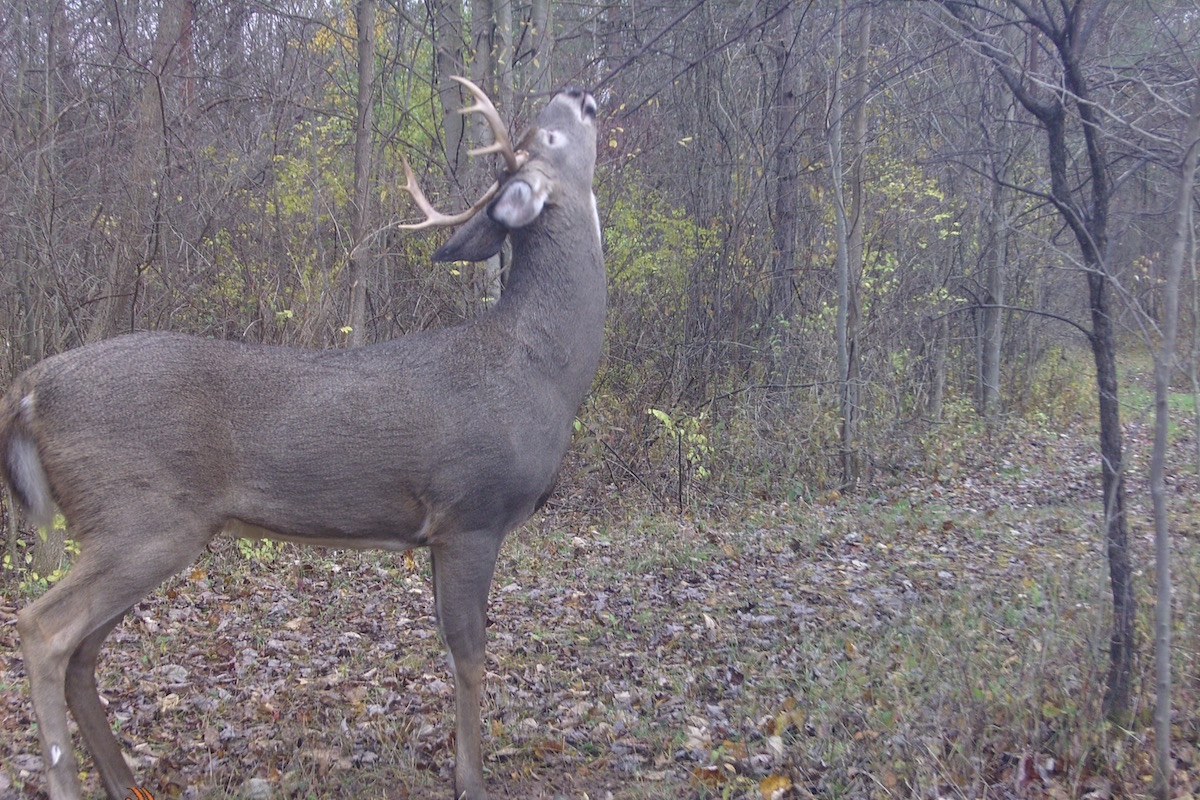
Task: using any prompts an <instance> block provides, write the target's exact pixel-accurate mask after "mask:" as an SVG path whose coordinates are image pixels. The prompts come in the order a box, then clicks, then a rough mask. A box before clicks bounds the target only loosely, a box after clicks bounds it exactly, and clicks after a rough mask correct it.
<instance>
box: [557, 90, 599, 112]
mask: <svg viewBox="0 0 1200 800" xmlns="http://www.w3.org/2000/svg"><path fill="white" fill-rule="evenodd" d="M563 94H565V95H566V96H567V97H570V98H572V99H574V100H578V101H579V117H580V119H595V118H596V98H594V97H592V95H591V94H590V93H588V92H586V91H584V90H583V89H580V88H579V87H578V86H568V87H566V88H565V89H563Z"/></svg>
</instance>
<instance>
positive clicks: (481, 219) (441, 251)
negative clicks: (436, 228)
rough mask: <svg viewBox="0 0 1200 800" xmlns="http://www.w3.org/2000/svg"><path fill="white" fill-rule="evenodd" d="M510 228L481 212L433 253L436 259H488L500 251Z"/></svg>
mask: <svg viewBox="0 0 1200 800" xmlns="http://www.w3.org/2000/svg"><path fill="white" fill-rule="evenodd" d="M505 236H508V228H506V227H504V226H503V225H501V224H500V223H498V222H494V221H492V218H491V217H489V216H488V215H487V213H479V214H476V215H475V216H473V217H471V218H470V219H469V220H467V221H466V222H465V223H464V224H463V226H462V227H461V228H459V229H458V230H456V231H455V232H454V235H453V236H451V237H450V240H449V241H448V242H446V243H445V244H444V245H442V246H441V247H439V248H438V249H437V250H435V251H434V253H433V260H434V261H487V260H488V259H489V258H491V257H492V256H494V255H496V253H499V252H500V248H501V246H503V244H504V237H505Z"/></svg>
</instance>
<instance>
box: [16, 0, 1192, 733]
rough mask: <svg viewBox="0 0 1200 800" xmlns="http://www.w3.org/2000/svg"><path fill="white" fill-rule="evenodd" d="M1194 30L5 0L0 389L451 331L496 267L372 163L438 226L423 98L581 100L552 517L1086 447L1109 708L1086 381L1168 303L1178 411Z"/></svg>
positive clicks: (1099, 4)
mask: <svg viewBox="0 0 1200 800" xmlns="http://www.w3.org/2000/svg"><path fill="white" fill-rule="evenodd" d="M1198 35H1200V6H1198V5H1197V4H1196V2H1195V1H1194V0H1180V1H1178V2H1176V1H1175V0H1129V2H1108V1H1107V0H1089V1H1085V0H1075V1H1074V2H1068V0H1061V2H1057V3H1054V2H1044V3H1033V2H1023V1H1022V0H1007V1H1003V2H1002V1H1001V0H977V1H975V2H962V1H960V0H941V2H934V1H933V0H930V1H929V2H916V1H915V0H914V1H913V2H856V1H854V0H838V2H833V0H829V2H815V1H814V2H807V3H806V2H800V3H797V2H786V0H763V2H742V3H715V2H706V0H694V1H691V0H689V2H675V0H665V1H664V2H658V3H641V2H633V1H618V2H610V3H590V2H577V3H568V2H554V1H553V0H530V2H512V0H467V2H465V3H464V2H457V3H455V2H443V0H426V2H423V3H422V2H404V1H403V0H401V1H400V2H386V1H385V2H382V3H380V2H377V0H358V2H350V0H346V2H341V3H337V2H333V3H331V2H326V0H296V2H282V3H251V2H244V1H242V0H228V1H223V0H215V2H209V1H208V0H152V1H151V0H147V1H143V0H95V2H93V1H92V0H13V1H12V2H9V3H6V4H4V5H3V7H0V340H2V341H3V344H4V352H3V355H2V357H0V387H2V386H6V385H7V384H8V383H9V382H10V381H11V379H12V378H13V377H14V376H15V375H16V374H17V373H19V372H20V371H21V370H22V369H24V368H25V367H27V366H29V365H31V364H33V363H35V362H36V361H38V360H40V359H41V358H44V357H45V356H47V355H50V354H53V353H56V352H60V351H62V350H66V349H69V348H73V347H77V346H80V345H82V344H85V343H88V342H92V341H97V340H99V339H103V338H106V337H110V336H114V335H117V334H120V333H123V332H127V331H133V330H147V329H150V330H175V331H188V332H191V333H195V334H199V335H202V336H209V337H214V338H220V339H236V340H243V341H251V342H265V343H271V344H286V345H295V346H305V347H319V348H326V347H347V346H358V345H363V344H368V343H371V342H377V341H384V340H388V339H392V338H394V337H396V336H400V335H403V334H405V333H408V332H411V331H416V330H421V329H424V328H428V327H434V326H443V325H450V324H454V323H456V322H459V321H461V320H463V319H466V318H469V317H472V316H474V315H477V314H479V313H482V312H483V311H484V310H486V308H487V307H488V305H489V304H490V303H492V302H494V301H495V300H496V298H497V297H498V296H499V295H500V294H502V292H503V285H504V277H505V270H506V264H505V263H504V261H503V257H501V259H500V261H499V262H498V263H492V264H485V265H463V264H459V265H450V266H447V265H434V264H433V263H432V262H431V260H430V255H431V253H432V252H433V250H434V248H435V247H436V246H437V244H438V243H439V241H440V239H441V237H440V236H438V235H431V234H428V233H420V234H415V235H414V234H411V233H406V232H403V231H400V230H399V229H398V228H397V224H398V223H402V222H405V221H413V220H415V219H416V218H417V217H418V215H417V213H416V211H415V209H414V208H413V207H412V204H411V201H410V199H409V198H408V196H407V195H406V194H405V193H404V192H403V191H401V189H400V187H401V186H402V185H403V183H404V175H403V168H402V166H401V159H402V157H404V156H407V158H408V159H409V160H410V161H411V162H412V163H413V165H414V167H415V168H416V171H417V173H418V177H419V179H420V181H421V183H422V185H423V186H424V187H426V190H427V191H428V193H429V194H430V197H431V199H432V200H433V201H434V203H435V204H436V205H438V206H439V207H443V208H447V209H455V208H458V207H464V206H465V205H466V204H468V203H470V202H471V200H473V199H474V197H475V196H477V194H478V193H479V191H480V189H481V188H482V187H483V186H484V185H486V184H487V183H490V181H491V179H492V176H491V173H492V171H493V169H494V167H495V165H494V164H489V163H475V162H474V161H472V160H470V159H468V157H467V150H468V149H470V148H471V147H474V146H478V145H480V144H483V143H486V133H485V132H483V131H481V130H477V129H476V127H475V124H474V123H472V122H464V118H463V117H461V116H460V115H458V114H457V113H456V112H457V109H458V108H460V107H461V106H462V104H463V100H464V98H463V97H462V96H461V94H460V89H459V87H458V85H457V84H455V83H454V82H453V81H451V80H450V76H451V75H466V76H469V77H470V78H471V79H472V80H474V81H475V82H476V83H478V84H479V85H481V86H483V87H484V88H485V89H486V90H487V91H488V92H489V94H490V95H491V96H492V97H494V98H495V100H496V104H497V106H498V107H499V109H500V112H501V115H502V116H503V117H504V118H506V119H510V120H513V125H512V128H513V131H514V133H517V134H519V132H520V131H521V130H522V129H523V127H524V124H525V123H526V122H527V121H528V120H529V119H530V118H531V116H532V114H533V113H534V111H535V110H536V109H537V108H539V107H540V105H541V103H542V102H544V100H545V98H546V97H547V96H548V94H549V93H550V92H552V91H553V90H555V89H557V88H559V87H561V86H563V85H566V84H575V85H580V86H583V87H586V88H588V89H590V90H591V91H593V92H595V94H596V97H597V99H598V100H599V102H600V104H601V110H600V120H599V123H600V134H601V135H600V155H599V160H598V165H597V174H596V190H597V194H598V196H599V208H600V215H601V224H602V228H603V234H604V244H605V254H606V261H607V265H608V273H609V285H610V294H609V315H608V333H607V337H606V347H607V350H606V357H605V359H604V361H603V363H602V365H601V368H600V372H599V375H598V376H597V379H596V384H595V386H594V390H593V393H592V396H591V398H590V399H589V401H588V402H587V404H586V405H585V407H584V408H583V410H582V411H581V413H580V417H579V419H578V421H577V426H576V431H577V442H576V446H575V448H574V449H573V451H572V455H571V456H570V457H569V458H568V464H567V467H566V468H565V469H564V472H563V475H562V479H561V481H560V492H559V495H558V498H557V499H556V500H555V501H554V502H555V503H556V504H558V507H560V508H567V509H571V510H575V511H582V512H586V513H594V514H597V515H603V514H605V513H607V512H615V511H621V510H623V509H627V508H634V507H639V506H640V507H645V508H648V509H651V510H654V511H670V512H680V513H684V512H686V514H687V515H689V516H693V517H694V518H696V519H704V518H710V519H718V518H721V517H722V516H723V515H724V516H726V517H728V516H729V515H733V514H735V513H736V512H737V510H738V509H740V508H744V507H745V506H746V505H747V504H753V503H755V502H757V501H769V502H771V503H785V504H786V503H797V502H799V503H805V502H813V501H814V500H816V499H818V498H830V497H841V496H849V495H852V494H853V493H855V492H861V491H863V490H864V489H867V490H873V489H875V488H878V487H881V486H887V485H892V486H895V485H897V484H899V483H903V482H905V481H906V480H908V479H909V476H911V475H914V474H918V473H919V474H922V475H930V474H932V475H935V476H936V475H937V474H938V470H939V469H940V468H941V467H943V466H944V465H946V464H948V463H952V462H953V461H954V458H955V453H956V448H957V447H959V438H958V437H959V435H960V433H961V432H962V431H964V430H971V431H975V432H980V431H982V432H983V434H982V435H984V436H990V435H991V432H992V431H996V430H999V429H1002V428H1004V427H1005V426H1008V427H1009V428H1010V429H1011V428H1012V427H1013V426H1031V427H1034V428H1037V429H1038V430H1040V431H1042V432H1047V431H1048V432H1051V433H1053V432H1054V431H1057V430H1060V429H1065V428H1068V427H1070V428H1072V429H1074V430H1078V429H1079V428H1080V427H1082V428H1086V429H1087V430H1088V431H1089V435H1094V434H1095V433H1096V432H1097V431H1098V433H1099V437H1098V440H1097V441H1096V447H1095V449H1096V453H1094V454H1093V455H1094V456H1095V464H1094V467H1095V470H1094V471H1095V472H1098V473H1099V478H1100V479H1099V480H1097V481H1095V487H1094V501H1095V504H1096V507H1095V516H1096V519H1097V528H1098V530H1097V533H1096V536H1095V541H1096V543H1097V545H1098V546H1101V547H1102V549H1103V552H1104V555H1105V556H1106V561H1107V563H1106V565H1105V567H1106V570H1107V575H1106V578H1107V580H1108V582H1109V584H1108V585H1109V588H1110V589H1111V602H1112V610H1113V612H1114V613H1113V615H1112V625H1111V630H1112V636H1111V641H1110V642H1109V643H1108V644H1109V653H1108V656H1109V659H1108V664H1109V674H1108V675H1107V678H1106V681H1105V684H1106V690H1105V695H1104V702H1103V705H1104V711H1105V713H1106V716H1108V717H1110V718H1112V717H1114V716H1116V717H1119V716H1121V715H1122V714H1123V713H1124V711H1125V710H1127V709H1128V707H1129V700H1130V693H1131V691H1133V690H1132V689H1131V686H1130V681H1131V675H1133V674H1134V672H1133V670H1132V667H1131V662H1132V660H1133V658H1134V656H1135V653H1136V651H1137V647H1136V639H1137V636H1136V633H1135V627H1136V624H1137V623H1136V618H1135V603H1134V594H1135V593H1134V589H1133V584H1132V576H1133V573H1134V572H1135V571H1136V569H1137V567H1136V565H1135V564H1131V562H1130V556H1129V549H1130V544H1129V531H1128V515H1127V513H1126V489H1125V480H1126V478H1127V477H1128V475H1129V474H1130V473H1129V465H1130V463H1132V460H1131V459H1130V456H1129V453H1128V452H1127V448H1126V446H1125V439H1124V438H1123V436H1124V435H1126V434H1125V430H1126V424H1125V422H1124V421H1123V413H1124V410H1126V409H1128V408H1129V407H1130V404H1131V403H1138V402H1140V403H1142V404H1143V407H1144V406H1145V405H1146V404H1147V403H1148V400H1147V397H1146V391H1145V388H1144V386H1138V385H1135V383H1136V382H1134V381H1130V380H1126V379H1124V378H1122V372H1121V371H1120V370H1118V366H1119V365H1122V364H1124V365H1129V364H1132V365H1133V367H1132V368H1128V367H1126V368H1124V372H1123V374H1124V375H1126V376H1127V375H1129V374H1132V373H1136V372H1137V371H1138V365H1139V364H1140V365H1141V366H1143V367H1144V365H1145V363H1146V361H1147V359H1148V356H1149V354H1151V353H1155V352H1156V350H1157V348H1159V347H1160V345H1161V343H1162V341H1163V332H1164V327H1163V323H1164V321H1165V320H1166V319H1167V317H1169V316H1170V313H1171V312H1173V311H1174V308H1175V306H1174V305H1173V304H1174V303H1178V312H1179V319H1178V322H1179V327H1178V336H1177V337H1176V343H1177V344H1176V346H1175V348H1174V355H1175V361H1174V364H1173V365H1172V364H1167V365H1166V367H1167V368H1166V369H1165V371H1164V373H1163V374H1164V375H1166V377H1167V379H1168V382H1169V383H1170V384H1171V387H1170V388H1173V389H1174V390H1175V391H1176V392H1177V393H1179V394H1182V395H1190V396H1191V397H1190V403H1187V404H1184V405H1179V406H1177V407H1173V408H1174V411H1173V413H1175V415H1176V418H1178V415H1179V414H1183V413H1186V414H1188V415H1189V416H1190V417H1191V419H1189V420H1188V424H1189V425H1196V417H1195V415H1196V409H1197V407H1198V404H1197V402H1196V398H1197V397H1200V369H1198V367H1200V363H1198V359H1200V339H1198V337H1200V294H1198V292H1197V285H1198V284H1197V279H1196V258H1195V249H1194V248H1195V240H1194V235H1193V226H1192V219H1191V216H1192V210H1193V208H1194V206H1195V197H1194V196H1193V184H1192V178H1191V171H1192V170H1194V168H1195V161H1196V158H1195V153H1194V148H1195V147H1196V145H1197V139H1198V138H1200V73H1198V71H1197V69H1198V64H1200V39H1198V38H1197V37H1198ZM1189 152H1190V153H1192V157H1191V159H1190V160H1189V159H1188V158H1187V156H1188V154H1189ZM1189 164H1190V166H1188V165H1189ZM1173 248H1174V250H1173ZM1176 251H1177V254H1178V255H1177V256H1173V254H1174V253H1176ZM1173 257H1175V258H1176V263H1177V264H1181V265H1182V271H1181V274H1180V276H1179V280H1178V282H1177V285H1176V284H1175V283H1171V282H1170V281H1169V280H1168V278H1169V268H1170V265H1171V263H1172V258H1173ZM1180 258H1181V259H1182V261H1178V259H1180ZM1167 341H1168V342H1170V341H1171V340H1170V339H1168V340H1167ZM1122 360H1124V361H1122ZM1143 371H1146V370H1143ZM1130 393H1132V396H1133V398H1134V399H1132V400H1131V399H1130ZM1197 427H1200V426H1197ZM1140 441H1141V443H1142V444H1143V445H1144V444H1145V440H1144V437H1143V438H1142V440H1140ZM1189 446H1191V447H1194V448H1196V456H1195V460H1196V462H1197V464H1198V465H1200V446H1198V445H1197V442H1196V437H1195V435H1194V434H1193V435H1192V441H1191V443H1190V445H1189ZM353 465H354V454H353V453H347V454H346V469H347V473H348V476H350V477H349V478H348V479H352V473H353ZM1159 467H1160V475H1161V460H1160V462H1159ZM1160 488H1161V486H1160ZM1142 489H1144V486H1142V485H1141V484H1139V488H1138V490H1139V491H1141V490H1142ZM1140 499H1143V500H1144V497H1141V498H1140ZM1188 513H1190V512H1188ZM5 519H6V521H7V536H6V548H5V562H4V563H5V567H6V569H5V570H4V572H5V573H7V574H10V575H11V574H12V573H13V572H21V574H26V573H25V572H22V571H27V572H28V574H32V575H34V576H41V578H39V580H43V581H44V580H45V578H46V576H48V575H51V574H52V573H53V572H54V570H55V569H57V568H58V566H59V564H60V562H61V560H62V557H63V549H64V546H67V545H64V542H63V540H62V539H61V536H60V537H59V538H55V537H54V536H53V535H51V536H49V537H47V538H46V539H45V540H42V539H39V538H38V537H37V536H36V535H34V534H33V533H31V532H28V531H22V530H21V529H20V528H19V526H18V523H17V519H16V517H15V515H12V514H8V515H6V517H5ZM1164 525H1165V523H1164ZM1165 530H1166V529H1165V528H1164V531H1165ZM1164 535H1165V534H1164ZM22 549H24V550H26V551H29V553H20V552H19V551H20V550H22ZM1192 577H1194V576H1192ZM1160 585H1161V586H1168V588H1169V585H1168V584H1167V583H1166V582H1165V581H1163V582H1161V583H1160ZM1169 599H1170V598H1169V595H1168V596H1167V597H1166V600H1167V601H1169ZM1162 604H1163V603H1162V597H1160V605H1162ZM1168 604H1169V603H1168Z"/></svg>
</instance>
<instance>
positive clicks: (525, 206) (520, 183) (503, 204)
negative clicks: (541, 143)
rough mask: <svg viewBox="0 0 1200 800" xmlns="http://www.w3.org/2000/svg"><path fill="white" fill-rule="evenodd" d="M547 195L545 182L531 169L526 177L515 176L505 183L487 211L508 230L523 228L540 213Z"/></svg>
mask: <svg viewBox="0 0 1200 800" xmlns="http://www.w3.org/2000/svg"><path fill="white" fill-rule="evenodd" d="M547 196H549V192H548V191H547V190H546V182H545V181H544V180H540V179H539V176H538V175H537V173H536V172H532V171H531V174H530V175H529V176H528V179H525V178H517V179H514V180H511V181H509V182H508V183H507V184H505V186H504V188H503V189H501V190H500V196H499V197H497V198H496V199H495V200H493V201H492V204H491V205H490V206H488V210H487V213H488V216H489V217H491V218H492V219H494V220H495V221H496V222H499V223H500V224H501V225H503V226H504V227H506V228H508V229H509V230H512V229H513V228H524V227H525V226H526V225H528V224H529V223H531V222H533V221H534V220H535V219H537V218H538V215H539V214H541V213H542V208H544V207H545V205H546V197H547Z"/></svg>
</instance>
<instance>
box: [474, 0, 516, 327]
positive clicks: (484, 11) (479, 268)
mask: <svg viewBox="0 0 1200 800" xmlns="http://www.w3.org/2000/svg"><path fill="white" fill-rule="evenodd" d="M498 2H504V0H471V44H472V47H473V52H472V54H471V55H472V61H471V80H473V81H474V82H475V84H476V85H477V86H479V88H481V89H483V90H484V91H485V92H487V93H488V94H489V95H490V96H492V97H497V96H498V95H497V86H498V83H499V82H498V81H497V72H498V68H497V66H496V47H495V42H496V37H497V30H496V27H497V26H496V6H497V3H498ZM507 75H508V77H509V79H511V77H512V72H511V71H510V72H508V73H507ZM499 93H500V94H505V93H507V95H508V96H509V97H511V96H512V89H511V87H510V88H509V89H508V90H507V91H506V90H505V89H503V88H501V89H499ZM499 108H500V113H501V114H506V113H511V112H512V109H511V108H510V107H508V106H506V105H504V104H500V106H499ZM472 123H473V124H472V126H471V138H472V139H473V140H474V141H475V142H476V143H477V145H483V144H487V143H488V142H489V141H490V137H491V132H490V131H489V130H488V127H487V124H486V123H485V122H484V121H483V120H482V119H480V118H479V117H478V116H475V117H472ZM483 183H484V182H482V181H480V182H478V184H477V185H476V187H475V188H478V189H480V190H482V189H483ZM472 194H473V196H474V195H477V194H479V192H473V193H472ZM501 268H502V264H501V254H500V253H497V254H496V255H494V256H492V257H491V258H489V259H488V260H487V261H484V262H482V263H480V264H476V265H475V270H474V272H473V273H472V274H473V278H474V280H473V283H474V285H475V297H477V298H479V299H480V300H482V305H483V307H485V308H486V307H487V306H489V305H491V304H492V303H494V302H495V301H496V300H499V299H500V276H501Z"/></svg>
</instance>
